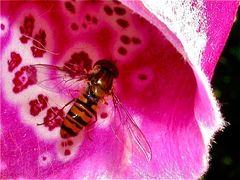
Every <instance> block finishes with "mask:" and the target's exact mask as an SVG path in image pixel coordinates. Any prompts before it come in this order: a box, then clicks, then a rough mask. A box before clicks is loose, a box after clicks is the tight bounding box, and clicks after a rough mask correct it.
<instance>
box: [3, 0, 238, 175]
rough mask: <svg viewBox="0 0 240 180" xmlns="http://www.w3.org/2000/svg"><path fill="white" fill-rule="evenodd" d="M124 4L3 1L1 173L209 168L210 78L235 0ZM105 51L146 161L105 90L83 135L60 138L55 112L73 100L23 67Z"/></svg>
mask: <svg viewBox="0 0 240 180" xmlns="http://www.w3.org/2000/svg"><path fill="white" fill-rule="evenodd" d="M122 3H123V4H121V3H120V2H118V1H111V2H110V1H80V2H78V1H50V2H43V1H30V2H21V1H19V2H14V3H11V2H10V1H9V2H7V1H6V2H1V7H2V11H1V19H0V20H1V21H0V23H1V34H0V35H1V81H0V83H1V88H2V91H1V161H0V171H1V178H56V179H60V178H61V179H62V178H70V179H73V178H76V179H77V178H78V179H82V178H86V179H96V178H135V179H139V178H157V179H170V178H171V179H197V178H199V177H200V176H201V175H202V174H203V173H204V172H205V171H206V170H207V168H208V150H209V149H208V148H209V146H210V140H211V139H212V136H213V135H214V133H215V132H216V131H217V130H219V129H221V128H223V126H224V122H223V120H222V118H221V115H220V113H219V109H218V106H217V103H216V101H215V99H214V97H213V94H212V91H211V88H210V84H209V79H211V76H212V73H213V70H214V67H215V64H216V62H217V60H218V57H219V54H220V52H221V50H222V48H223V46H224V43H225V41H226V38H227V35H228V33H229V31H230V28H231V25H232V23H233V19H234V16H235V13H236V10H237V6H238V4H237V2H235V1H232V2H225V1H224V2H210V1H199V2H196V1H183V2H182V1H177V2H176V1H159V3H156V2H154V1H143V2H141V1H122ZM224 13H225V14H224ZM223 14H224V15H223ZM214 15H215V16H214ZM219 17H222V18H223V21H220V20H219V19H220V18H219ZM216 23H217V24H221V25H222V28H220V30H219V29H218V28H216V26H217V27H219V25H216ZM34 39H35V40H37V41H34ZM103 58H105V59H106V58H107V59H109V58H112V59H114V60H115V61H116V64H117V67H118V69H119V73H120V75H119V78H118V79H117V80H116V82H115V83H114V90H115V91H116V92H115V93H116V94H117V96H119V98H120V99H121V101H122V103H123V104H124V106H125V107H126V109H128V111H129V112H130V114H131V115H132V116H133V118H134V120H135V121H136V123H137V124H138V125H139V127H140V129H141V130H142V132H143V133H144V135H145V137H146V138H147V140H148V142H149V144H150V146H151V149H152V159H151V161H150V162H147V160H146V159H145V158H144V157H142V155H141V153H139V152H137V151H135V150H134V146H131V139H130V140H128V141H126V142H128V143H127V144H125V145H123V144H122V143H120V142H119V141H118V140H117V138H116V136H115V135H114V132H113V131H112V129H111V124H113V121H114V118H115V116H114V113H113V112H114V107H113V105H112V103H111V101H110V99H111V98H110V97H106V101H108V100H109V102H108V105H106V104H104V103H103V104H101V105H100V106H99V108H98V123H97V124H96V127H94V128H93V129H91V131H89V134H88V133H85V134H84V133H83V134H80V135H79V136H78V137H77V138H75V139H73V140H63V139H61V138H60V136H59V130H60V124H61V118H58V119H54V121H52V116H53V115H54V112H58V111H59V109H61V107H63V106H64V104H66V103H67V102H68V101H69V99H70V97H69V96H67V94H64V93H56V92H58V91H57V90H59V89H58V87H57V86H56V87H52V88H53V89H54V90H55V91H49V90H48V89H44V88H42V87H40V86H38V85H37V79H38V72H37V71H36V70H35V69H34V68H32V67H31V66H30V65H31V64H37V63H45V64H54V65H58V66H63V65H64V64H65V65H66V64H70V65H71V64H74V63H76V62H78V63H79V64H80V67H83V68H85V69H87V70H88V69H91V66H92V64H94V62H96V61H97V60H99V59H103ZM79 64H78V65H79ZM56 85H57V84H56ZM59 91H60V90H59ZM79 91H80V92H81V90H80V89H79ZM60 114H61V116H62V117H63V116H64V114H66V111H65V112H61V113H60ZM42 122H46V124H44V125H42V126H37V124H39V123H42Z"/></svg>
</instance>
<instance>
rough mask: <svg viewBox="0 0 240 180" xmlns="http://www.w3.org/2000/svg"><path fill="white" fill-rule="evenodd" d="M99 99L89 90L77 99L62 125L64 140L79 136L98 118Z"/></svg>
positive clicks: (61, 131)
mask: <svg viewBox="0 0 240 180" xmlns="http://www.w3.org/2000/svg"><path fill="white" fill-rule="evenodd" d="M97 103H98V98H96V97H94V95H93V94H92V93H90V91H89V90H87V91H86V92H85V93H83V94H82V95H81V96H80V97H79V98H77V99H76V100H75V102H74V104H73V106H72V107H71V109H70V110H69V111H68V113H67V115H66V117H65V118H64V121H63V123H62V125H61V130H60V134H61V137H62V138H70V137H74V136H77V135H78V134H79V132H80V131H81V130H82V129H83V128H84V127H86V126H87V125H88V124H89V123H90V122H92V119H93V118H94V117H95V116H96V109H97Z"/></svg>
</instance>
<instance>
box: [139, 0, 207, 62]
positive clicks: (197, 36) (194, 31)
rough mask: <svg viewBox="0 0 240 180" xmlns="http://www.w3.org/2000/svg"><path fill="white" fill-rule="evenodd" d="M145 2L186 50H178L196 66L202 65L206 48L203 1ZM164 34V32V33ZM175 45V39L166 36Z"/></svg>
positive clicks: (148, 0)
mask: <svg viewBox="0 0 240 180" xmlns="http://www.w3.org/2000/svg"><path fill="white" fill-rule="evenodd" d="M194 2H195V4H194V5H193V2H192V1H191V0H179V1H176V0H162V1H158V3H156V1H155V0H145V1H143V2H142V3H143V4H144V6H145V7H147V8H148V9H149V10H150V11H151V12H152V13H153V14H154V15H155V16H156V17H157V18H158V19H160V20H161V21H162V22H163V23H164V24H165V25H166V26H167V27H168V28H169V29H170V30H171V31H172V32H173V33H174V34H176V35H177V37H178V38H179V39H180V41H181V43H182V45H183V47H184V50H181V49H178V51H180V53H181V54H182V55H183V56H185V55H184V54H185V53H184V51H186V52H187V56H188V58H189V59H190V60H191V61H192V63H194V64H200V60H201V57H202V52H203V50H204V47H205V46H206V42H207V36H206V30H205V28H206V17H205V14H204V6H203V2H202V0H200V1H194ZM163 33H164V32H163ZM165 36H166V38H168V40H169V41H170V42H172V43H173V44H175V42H173V39H172V38H171V37H169V36H167V35H166V34H165ZM185 58H186V57H185Z"/></svg>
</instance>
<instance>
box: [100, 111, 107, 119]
mask: <svg viewBox="0 0 240 180" xmlns="http://www.w3.org/2000/svg"><path fill="white" fill-rule="evenodd" d="M100 116H101V118H102V119H105V118H107V117H108V114H107V113H105V112H103V113H101V115H100Z"/></svg>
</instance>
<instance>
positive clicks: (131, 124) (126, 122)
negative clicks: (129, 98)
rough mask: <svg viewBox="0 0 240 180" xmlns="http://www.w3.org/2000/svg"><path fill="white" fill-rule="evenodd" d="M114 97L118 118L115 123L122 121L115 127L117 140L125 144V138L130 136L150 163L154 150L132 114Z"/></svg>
mask: <svg viewBox="0 0 240 180" xmlns="http://www.w3.org/2000/svg"><path fill="white" fill-rule="evenodd" d="M112 96H113V103H114V106H115V110H116V113H117V116H118V117H117V118H115V119H114V120H113V121H115V122H114V123H118V122H117V121H118V120H119V121H120V122H119V124H117V125H115V127H114V128H115V130H114V131H115V132H116V133H115V134H116V136H117V138H118V139H119V140H120V141H122V142H124V139H123V138H126V136H128V135H129V136H130V138H131V139H132V140H133V143H134V144H132V145H133V146H134V145H135V146H136V147H137V148H138V149H139V150H140V152H142V153H143V154H144V156H145V157H146V159H147V161H150V160H151V158H152V150H151V147H150V145H149V143H148V141H147V139H146V138H145V136H144V134H143V133H142V131H141V130H140V129H139V127H138V126H137V124H136V123H135V121H134V120H133V118H132V116H131V115H130V113H129V112H128V111H127V109H126V108H125V107H124V106H123V105H122V103H121V102H120V100H119V98H118V97H117V96H116V95H115V94H113V95H112ZM126 133H127V134H126Z"/></svg>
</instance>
